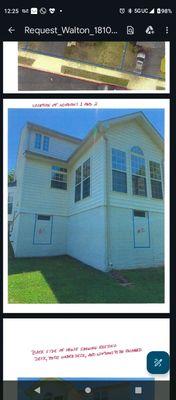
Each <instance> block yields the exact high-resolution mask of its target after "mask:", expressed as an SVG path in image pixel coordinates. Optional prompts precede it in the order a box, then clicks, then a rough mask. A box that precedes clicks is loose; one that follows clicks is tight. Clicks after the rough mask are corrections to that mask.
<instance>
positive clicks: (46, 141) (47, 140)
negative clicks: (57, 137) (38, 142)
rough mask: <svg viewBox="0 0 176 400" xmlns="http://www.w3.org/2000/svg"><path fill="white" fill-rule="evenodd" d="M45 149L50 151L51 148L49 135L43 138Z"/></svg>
mask: <svg viewBox="0 0 176 400" xmlns="http://www.w3.org/2000/svg"><path fill="white" fill-rule="evenodd" d="M43 150H44V151H48V150H49V137H48V136H44V138H43Z"/></svg>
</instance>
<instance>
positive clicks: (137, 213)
mask: <svg viewBox="0 0 176 400" xmlns="http://www.w3.org/2000/svg"><path fill="white" fill-rule="evenodd" d="M144 213H145V217H144ZM135 216H138V217H141V218H146V217H147V220H148V243H149V244H148V246H136V243H135V222H134V218H135ZM132 219H133V244H134V248H135V249H148V248H150V247H151V243H150V219H149V212H148V211H141V210H132Z"/></svg>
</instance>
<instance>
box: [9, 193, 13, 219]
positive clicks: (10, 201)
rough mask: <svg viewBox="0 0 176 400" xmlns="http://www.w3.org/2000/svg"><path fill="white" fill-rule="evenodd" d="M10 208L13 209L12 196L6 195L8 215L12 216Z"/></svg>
mask: <svg viewBox="0 0 176 400" xmlns="http://www.w3.org/2000/svg"><path fill="white" fill-rule="evenodd" d="M12 208H13V196H12V195H10V194H9V195H8V214H12Z"/></svg>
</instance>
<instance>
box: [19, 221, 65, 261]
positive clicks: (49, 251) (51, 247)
mask: <svg viewBox="0 0 176 400" xmlns="http://www.w3.org/2000/svg"><path fill="white" fill-rule="evenodd" d="M17 224H18V233H17V235H15V238H14V243H13V248H14V253H15V257H44V256H48V257H49V256H56V255H63V254H66V231H67V219H66V217H63V216H62V217H59V216H55V215H54V216H53V229H52V243H51V244H48V245H46V244H45V245H42V244H34V243H33V240H34V227H35V214H32V213H26V214H24V213H21V214H20V215H19V217H18V221H17Z"/></svg>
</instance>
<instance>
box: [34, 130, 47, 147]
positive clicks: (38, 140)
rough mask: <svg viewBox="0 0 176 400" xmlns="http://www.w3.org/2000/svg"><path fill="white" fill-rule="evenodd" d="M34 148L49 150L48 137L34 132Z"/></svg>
mask: <svg viewBox="0 0 176 400" xmlns="http://www.w3.org/2000/svg"><path fill="white" fill-rule="evenodd" d="M35 149H43V150H44V151H48V150H49V137H48V136H43V135H41V134H40V133H36V134H35Z"/></svg>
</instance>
